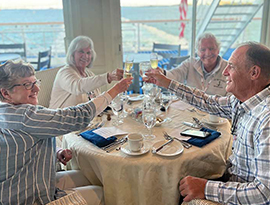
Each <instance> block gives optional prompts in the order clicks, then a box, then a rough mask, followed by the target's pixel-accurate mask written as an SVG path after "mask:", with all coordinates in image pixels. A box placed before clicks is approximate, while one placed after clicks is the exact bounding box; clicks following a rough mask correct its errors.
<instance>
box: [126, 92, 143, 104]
mask: <svg viewBox="0 0 270 205" xmlns="http://www.w3.org/2000/svg"><path fill="white" fill-rule="evenodd" d="M143 98H144V95H138V94H132V95H130V96H129V99H128V100H129V101H132V102H135V101H140V100H143Z"/></svg>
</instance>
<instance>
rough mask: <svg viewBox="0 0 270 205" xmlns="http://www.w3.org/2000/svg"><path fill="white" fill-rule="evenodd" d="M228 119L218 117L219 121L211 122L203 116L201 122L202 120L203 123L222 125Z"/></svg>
mask: <svg viewBox="0 0 270 205" xmlns="http://www.w3.org/2000/svg"><path fill="white" fill-rule="evenodd" d="M227 121H228V120H227V119H220V120H219V122H211V121H209V119H207V118H204V119H203V120H202V122H204V123H205V124H209V125H223V124H225V123H226V122H227Z"/></svg>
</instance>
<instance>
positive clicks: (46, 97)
mask: <svg viewBox="0 0 270 205" xmlns="http://www.w3.org/2000/svg"><path fill="white" fill-rule="evenodd" d="M60 68H62V66H61V67H57V68H51V69H47V70H42V71H37V72H36V77H37V79H40V80H41V86H40V91H39V94H38V101H39V105H42V106H44V107H49V104H50V99H51V92H52V87H53V83H54V79H55V76H56V74H57V72H58V70H59V69H60Z"/></svg>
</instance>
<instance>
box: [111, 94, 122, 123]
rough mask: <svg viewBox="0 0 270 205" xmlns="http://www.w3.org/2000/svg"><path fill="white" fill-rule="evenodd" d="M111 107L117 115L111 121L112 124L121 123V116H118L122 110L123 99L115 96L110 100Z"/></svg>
mask: <svg viewBox="0 0 270 205" xmlns="http://www.w3.org/2000/svg"><path fill="white" fill-rule="evenodd" d="M111 108H112V111H113V114H114V115H116V116H117V119H116V120H115V121H114V122H113V125H115V126H117V125H120V124H122V123H123V118H121V117H120V115H121V114H122V112H123V109H124V105H123V100H122V99H121V97H120V96H116V97H115V98H114V100H113V101H112V102H111Z"/></svg>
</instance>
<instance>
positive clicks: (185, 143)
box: [163, 131, 192, 149]
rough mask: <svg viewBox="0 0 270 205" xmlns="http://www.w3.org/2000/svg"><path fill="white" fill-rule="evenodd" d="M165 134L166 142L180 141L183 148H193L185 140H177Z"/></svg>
mask: <svg viewBox="0 0 270 205" xmlns="http://www.w3.org/2000/svg"><path fill="white" fill-rule="evenodd" d="M163 134H164V138H165V139H166V140H178V141H179V142H181V144H182V145H183V147H185V148H186V149H189V148H191V147H192V145H191V144H189V143H187V142H185V141H184V140H180V139H178V138H176V137H172V136H170V135H169V134H168V133H167V132H165V131H163Z"/></svg>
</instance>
